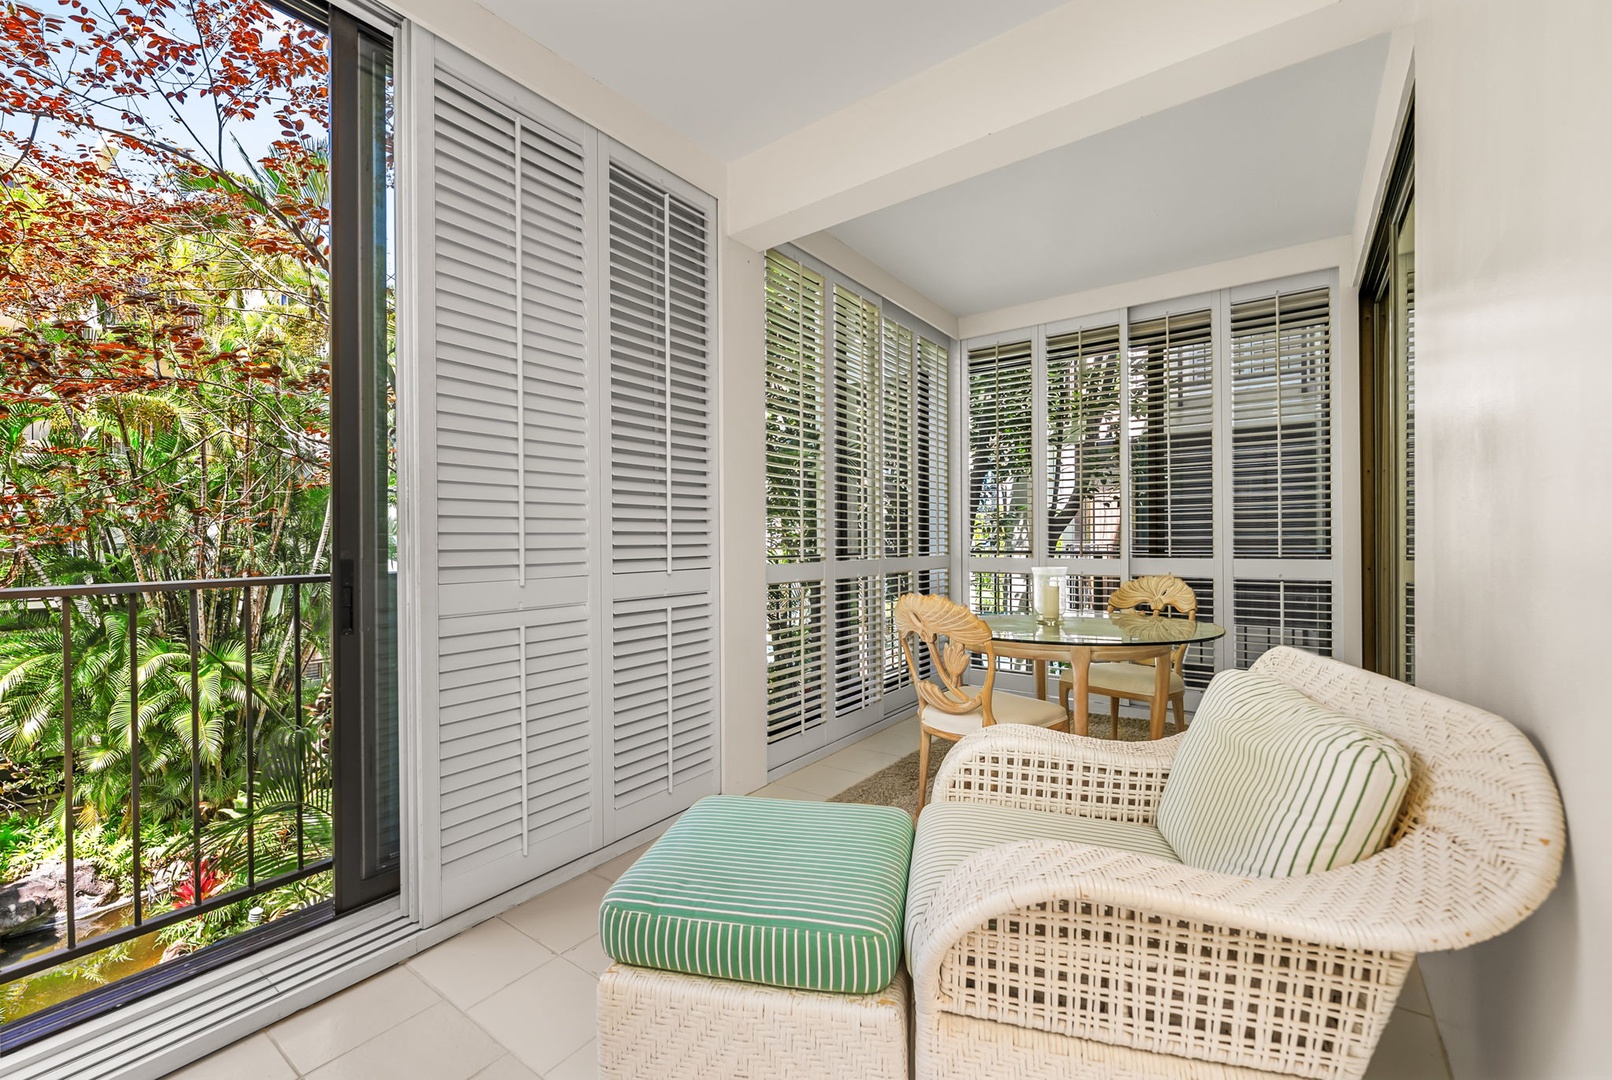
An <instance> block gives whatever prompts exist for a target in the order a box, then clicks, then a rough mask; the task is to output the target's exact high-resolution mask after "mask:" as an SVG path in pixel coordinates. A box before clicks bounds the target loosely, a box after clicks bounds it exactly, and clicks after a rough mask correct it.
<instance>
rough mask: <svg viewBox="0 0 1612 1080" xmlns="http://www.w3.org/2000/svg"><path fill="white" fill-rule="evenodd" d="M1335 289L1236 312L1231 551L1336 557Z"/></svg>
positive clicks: (1250, 304) (1247, 305)
mask: <svg viewBox="0 0 1612 1080" xmlns="http://www.w3.org/2000/svg"><path fill="white" fill-rule="evenodd" d="M1331 397H1332V367H1331V290H1330V289H1325V288H1322V289H1311V290H1308V291H1306V292H1298V293H1283V294H1279V295H1276V296H1270V297H1265V298H1263V299H1259V300H1248V301H1244V302H1243V303H1239V304H1233V305H1232V308H1231V413H1232V420H1231V432H1232V492H1233V494H1232V533H1233V536H1234V540H1233V544H1232V549H1233V553H1234V554H1235V555H1236V556H1237V557H1238V558H1271V559H1325V558H1327V557H1328V556H1330V555H1331V554H1332V422H1331Z"/></svg>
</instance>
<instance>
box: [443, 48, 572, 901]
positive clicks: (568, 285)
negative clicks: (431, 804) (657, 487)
mask: <svg viewBox="0 0 1612 1080" xmlns="http://www.w3.org/2000/svg"><path fill="white" fill-rule="evenodd" d="M441 55H442V56H443V58H444V61H443V62H444V64H445V65H447V66H446V67H441V66H439V67H438V68H437V69H436V70H435V71H434V77H433V78H432V79H431V82H430V85H431V87H432V112H433V116H434V122H433V123H432V124H431V125H430V131H431V139H430V146H429V148H428V149H427V152H425V153H422V155H421V168H422V174H423V176H424V177H425V178H426V179H425V186H426V187H427V189H428V191H429V196H430V207H431V230H430V247H431V250H432V253H433V258H434V267H435V273H434V277H433V279H432V281H431V282H430V287H431V291H430V293H428V295H429V296H430V300H431V303H430V307H431V310H430V312H429V317H428V318H427V320H426V323H427V325H428V326H429V327H430V328H431V329H430V332H429V334H428V335H427V340H426V341H425V351H426V356H425V358H424V359H425V362H426V365H427V366H428V367H429V370H430V374H429V376H428V377H427V378H426V379H425V382H424V384H423V389H424V393H423V395H422V396H423V397H424V398H426V399H427V400H428V401H429V403H430V404H429V406H428V407H429V409H430V413H429V415H430V418H431V419H430V422H429V424H428V425H427V426H428V427H429V428H430V431H429V433H428V437H429V438H430V439H432V440H433V442H434V461H435V476H434V495H435V516H434V523H433V524H434V533H435V536H434V545H433V546H434V549H435V552H436V565H435V568H434V573H435V579H436V584H437V586H438V588H437V592H436V606H437V619H436V650H435V680H434V684H435V687H436V709H435V714H434V715H435V717H436V719H437V728H436V735H437V745H436V755H435V756H436V760H437V769H438V777H437V785H436V786H437V788H438V793H437V800H438V802H437V806H436V809H437V821H438V828H437V839H438V849H437V856H438V860H439V865H440V881H439V892H438V894H437V902H438V903H439V905H440V908H441V911H442V913H447V912H452V911H456V910H461V909H463V908H465V907H468V906H470V905H472V904H475V903H477V902H479V901H481V900H484V899H487V898H488V897H491V896H494V895H496V894H497V893H499V892H502V891H504V890H506V889H509V888H511V887H513V886H514V885H517V884H519V883H521V882H523V881H527V880H530V879H531V878H533V877H535V876H537V875H539V874H541V873H544V872H545V871H547V870H549V869H552V868H554V867H556V866H559V865H561V864H563V863H565V862H568V861H570V860H572V859H574V858H577V857H579V856H581V855H583V854H585V853H587V852H588V851H591V850H593V848H595V847H597V846H598V845H599V843H600V842H601V837H602V822H601V814H600V811H601V800H600V799H599V797H598V793H597V792H596V791H595V790H594V787H595V785H594V782H593V779H594V774H595V770H596V765H597V761H598V755H599V747H600V738H599V732H598V730H597V725H598V707H597V702H596V701H595V700H594V693H595V691H594V674H595V672H594V666H593V665H594V663H595V661H594V659H593V656H592V650H591V648H590V645H591V641H592V637H593V634H594V632H595V629H596V618H597V616H596V612H595V610H594V604H593V601H592V587H591V578H592V575H593V573H594V556H593V543H594V535H593V531H592V526H591V522H592V520H593V516H594V514H595V506H594V499H593V496H592V495H591V493H590V489H589V484H588V477H589V469H590V453H591V451H590V445H589V437H590V432H589V427H588V423H587V419H586V416H587V408H586V404H587V401H588V398H589V395H590V393H591V392H592V391H591V388H590V379H589V373H588V329H587V324H586V311H587V307H588V300H587V293H588V285H587V266H586V258H585V255H584V249H585V247H586V245H587V242H588V240H587V238H588V235H589V225H590V219H591V216H592V199H591V197H590V196H589V181H588V176H587V173H588V166H587V164H586V161H585V154H584V150H583V138H584V134H585V133H584V131H583V130H582V129H581V126H580V125H579V124H576V123H575V122H574V121H570V122H569V123H567V121H569V118H565V117H563V116H558V115H551V114H545V115H543V116H541V117H539V116H534V115H533V113H534V112H536V111H538V108H537V106H538V104H539V103H536V102H535V99H526V100H523V99H522V98H520V97H519V96H518V95H515V94H513V93H511V94H509V95H507V96H499V97H495V96H493V95H490V94H487V93H484V92H483V91H482V90H481V89H478V87H477V85H473V84H472V83H471V82H469V81H467V80H466V79H465V78H463V77H461V75H459V74H457V73H456V72H458V71H461V70H470V71H473V72H476V73H477V74H478V75H479V76H483V77H485V76H486V73H485V71H484V70H482V69H480V68H479V67H478V66H477V65H474V64H473V63H471V62H468V61H465V60H463V58H462V57H458V54H454V53H452V52H451V50H447V49H446V48H443V49H442V52H441ZM452 58H457V59H452ZM477 81H478V82H480V81H481V79H480V78H478V80H477ZM512 102H513V103H514V104H512ZM524 105H531V106H533V108H531V109H527V108H525V107H523V106H524ZM425 490H426V491H428V492H429V491H432V490H433V488H432V487H427V488H425Z"/></svg>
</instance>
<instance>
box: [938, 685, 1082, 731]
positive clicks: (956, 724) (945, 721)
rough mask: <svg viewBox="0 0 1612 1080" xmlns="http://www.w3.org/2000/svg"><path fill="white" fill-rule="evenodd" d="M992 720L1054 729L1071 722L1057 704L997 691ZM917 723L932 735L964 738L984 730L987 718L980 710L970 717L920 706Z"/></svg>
mask: <svg viewBox="0 0 1612 1080" xmlns="http://www.w3.org/2000/svg"><path fill="white" fill-rule="evenodd" d="M991 716H992V717H993V718H995V720H996V722H997V723H998V724H1034V725H1035V726H1036V727H1051V726H1052V725H1054V724H1061V723H1063V722H1064V721H1065V720H1067V719H1069V713H1068V712H1066V711H1065V710H1064V707H1063V706H1062V705H1060V704H1058V703H1057V702H1056V701H1042V700H1041V699H1040V698H1033V697H1025V696H1024V695H1023V694H1009V693H1007V692H1006V691H1003V690H997V691H995V692H994V693H992V694H991ZM918 719H919V721H920V722H921V723H922V724H923V725H924V727H926V728H929V729H930V730H931V731H939V732H944V733H945V734H947V735H955V736H956V737H958V738H962V737H963V736H964V735H967V734H969V733H971V732H975V731H978V730H980V728H982V727H984V726H985V714H984V713H982V712H980V711H979V710H978V709H976V710H974V711H973V712H969V713H958V714H952V713H945V712H941V711H940V710H939V709H936V708H931V707H930V706H928V705H923V706H920V707H919V709H918Z"/></svg>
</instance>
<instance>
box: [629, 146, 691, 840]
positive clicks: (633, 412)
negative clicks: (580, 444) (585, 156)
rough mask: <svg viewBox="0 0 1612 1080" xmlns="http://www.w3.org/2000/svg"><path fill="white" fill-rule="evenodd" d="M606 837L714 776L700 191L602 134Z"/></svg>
mask: <svg viewBox="0 0 1612 1080" xmlns="http://www.w3.org/2000/svg"><path fill="white" fill-rule="evenodd" d="M605 145H606V147H607V154H608V161H607V163H606V165H605V169H606V172H605V175H604V176H602V177H601V178H600V183H601V185H602V193H601V194H602V198H601V202H602V204H603V206H604V210H605V212H604V222H603V231H604V243H603V245H602V250H603V251H604V275H603V276H604V282H605V289H606V293H607V296H606V302H605V308H606V311H607V316H606V319H607V322H608V327H607V332H606V341H605V352H606V366H607V368H608V372H609V375H608V402H607V405H608V410H607V411H608V426H609V461H608V467H609V476H610V491H611V503H610V519H609V520H610V525H609V528H610V532H609V545H608V558H609V562H610V574H609V584H608V602H609V605H610V623H609V645H608V648H607V653H608V655H607V656H606V658H605V659H606V662H607V663H608V664H609V672H608V685H609V691H608V693H609V697H610V710H611V714H610V721H609V732H608V739H609V759H608V760H609V776H608V778H607V783H606V786H607V796H608V805H609V815H610V828H609V832H610V835H611V836H625V835H627V834H629V833H631V832H634V831H636V830H638V829H641V828H643V827H645V826H646V825H650V824H652V823H654V822H656V821H660V820H661V819H663V818H665V817H667V816H668V815H669V814H673V813H675V812H677V811H678V810H681V809H683V808H685V807H687V806H688V805H690V804H691V803H692V802H693V801H694V800H695V799H697V798H699V797H700V796H702V795H708V794H714V793H715V792H716V791H717V790H718V787H719V782H720V780H719V773H718V768H717V747H718V736H719V733H718V729H717V720H718V716H717V665H716V650H717V637H716V602H715V596H714V585H715V565H714V544H715V527H716V513H715V510H716V490H715V476H714V472H713V465H714V461H715V420H716V416H715V410H714V407H713V401H714V388H715V372H714V369H713V365H712V346H713V337H714V334H713V321H712V320H713V316H714V297H713V295H712V291H711V287H712V283H713V282H714V281H715V274H714V272H713V266H714V248H713V244H714V237H713V233H712V222H713V220H714V217H715V207H714V205H713V204H712V203H711V201H710V200H709V198H708V197H706V196H705V195H703V194H701V193H699V192H698V191H696V190H694V189H692V188H690V187H688V185H686V184H684V183H682V182H681V181H679V180H677V179H676V178H675V177H672V176H670V175H669V174H666V173H665V172H663V171H662V170H659V169H657V168H655V167H654V166H652V165H651V164H649V163H648V162H646V161H644V160H642V159H641V158H639V157H638V156H637V155H635V154H632V153H631V152H629V151H627V150H625V149H624V148H621V147H618V146H616V145H614V144H611V143H609V142H608V141H606V143H605Z"/></svg>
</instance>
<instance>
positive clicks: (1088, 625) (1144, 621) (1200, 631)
mask: <svg viewBox="0 0 1612 1080" xmlns="http://www.w3.org/2000/svg"><path fill="white" fill-rule="evenodd" d="M980 618H981V619H984V620H985V624H986V625H987V626H989V627H990V628H991V636H992V637H993V638H995V639H996V640H997V641H1020V642H1025V643H1034V644H1037V645H1154V644H1162V643H1165V642H1182V641H1213V640H1214V639H1215V638H1218V637H1224V636H1225V633H1226V628H1225V627H1223V626H1217V625H1215V624H1214V623H1212V622H1204V621H1203V620H1201V619H1171V618H1163V617H1159V618H1155V617H1154V616H1152V615H1144V614H1142V613H1140V612H1135V611H1116V612H1114V613H1113V614H1112V615H1107V614H1104V613H1103V612H1100V611H1088V612H1074V613H1069V614H1066V615H1064V617H1063V619H1062V621H1060V622H1059V623H1058V625H1057V626H1046V625H1043V624H1041V623H1040V622H1037V621H1036V617H1035V616H1034V615H1022V614H1007V615H989V614H983V613H982V614H981V615H980Z"/></svg>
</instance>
